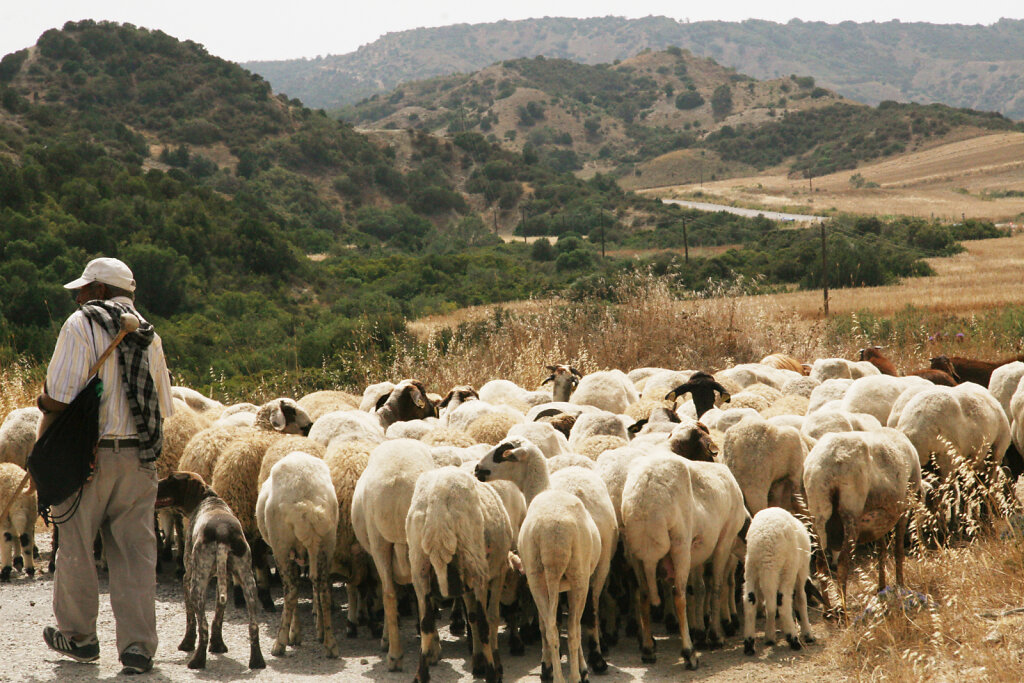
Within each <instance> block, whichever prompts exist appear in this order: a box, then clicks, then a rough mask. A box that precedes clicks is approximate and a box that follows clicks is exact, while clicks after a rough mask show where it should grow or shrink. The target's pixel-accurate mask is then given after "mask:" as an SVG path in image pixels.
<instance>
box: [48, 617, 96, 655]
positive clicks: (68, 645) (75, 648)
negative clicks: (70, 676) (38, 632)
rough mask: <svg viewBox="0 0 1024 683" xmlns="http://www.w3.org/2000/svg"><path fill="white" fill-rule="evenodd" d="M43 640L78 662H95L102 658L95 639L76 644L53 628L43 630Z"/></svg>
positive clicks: (53, 648)
mask: <svg viewBox="0 0 1024 683" xmlns="http://www.w3.org/2000/svg"><path fill="white" fill-rule="evenodd" d="M43 640H45V641H46V644H47V645H48V646H49V647H50V649H51V650H55V651H57V652H59V653H61V654H62V655H64V656H65V657H70V658H71V659H73V660H75V661H76V662H95V661H96V660H97V659H99V658H100V644H99V641H97V640H96V639H95V638H93V639H91V642H86V643H81V644H76V643H75V641H73V640H71V639H70V638H68V637H67V636H66V635H64V634H63V633H61V632H60V631H59V630H58V629H56V628H54V627H53V626H47V627H46V628H44V629H43Z"/></svg>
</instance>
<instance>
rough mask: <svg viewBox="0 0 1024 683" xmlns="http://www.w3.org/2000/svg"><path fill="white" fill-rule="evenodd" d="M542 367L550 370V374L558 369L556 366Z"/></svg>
mask: <svg viewBox="0 0 1024 683" xmlns="http://www.w3.org/2000/svg"><path fill="white" fill-rule="evenodd" d="M544 367H545V368H547V369H548V370H550V371H551V372H554V371H555V370H557V369H558V368H557V367H556V366H554V365H545V366H544Z"/></svg>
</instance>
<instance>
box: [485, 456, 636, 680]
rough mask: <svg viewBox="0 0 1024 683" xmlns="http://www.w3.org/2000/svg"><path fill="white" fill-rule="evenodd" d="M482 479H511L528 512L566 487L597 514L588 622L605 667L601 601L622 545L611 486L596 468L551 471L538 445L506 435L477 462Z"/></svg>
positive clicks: (598, 662) (593, 654) (597, 663)
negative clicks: (544, 495) (548, 493)
mask: <svg viewBox="0 0 1024 683" xmlns="http://www.w3.org/2000/svg"><path fill="white" fill-rule="evenodd" d="M476 475H477V478H478V479H480V480H481V481H489V480H491V479H507V480H509V481H512V482H514V483H515V484H516V485H517V486H519V488H520V490H522V492H523V495H524V496H525V497H526V502H527V506H528V508H527V516H529V506H530V505H531V503H532V501H533V498H534V497H535V496H536V495H537V494H538V493H540V492H541V491H545V490H547V489H549V488H555V489H558V490H561V491H566V492H568V493H571V494H572V495H574V496H576V497H577V498H579V499H580V500H581V501H582V502H583V505H584V506H585V507H586V510H587V512H588V513H589V514H590V516H591V517H592V518H593V520H594V523H595V524H596V525H597V529H598V532H599V535H600V539H601V546H600V548H599V555H600V559H599V562H598V564H597V568H596V569H595V570H594V573H593V576H592V577H591V579H590V587H591V596H592V608H593V620H592V621H589V620H588V623H587V624H586V629H587V630H588V631H590V632H591V635H590V637H589V638H588V649H589V653H588V661H589V662H590V666H591V668H593V669H594V670H595V671H597V672H601V671H604V670H605V669H606V668H607V663H606V662H605V661H604V657H603V655H602V651H601V640H600V629H599V628H598V625H597V615H598V605H599V603H600V600H601V591H602V590H603V589H604V584H605V581H606V580H607V578H608V572H609V571H610V568H611V559H612V555H613V554H614V552H615V548H616V546H617V545H618V533H619V528H618V523H617V518H616V514H615V508H614V507H613V506H612V501H611V498H610V496H609V495H608V489H607V487H605V485H604V482H603V481H602V480H601V478H600V477H599V476H598V474H597V473H596V472H595V471H592V470H588V469H584V468H582V467H567V468H565V469H562V470H559V471H558V472H555V473H554V474H550V472H549V470H548V461H547V458H545V457H544V454H543V453H542V452H541V451H540V449H539V448H537V446H535V445H534V444H533V443H531V442H530V441H528V440H526V439H521V438H514V439H505V440H504V441H502V442H501V443H500V444H498V445H497V446H495V447H494V448H493V449H492V450H491V451H490V452H489V453H488V454H487V455H485V456H484V457H483V458H482V459H481V460H480V462H479V463H478V464H477V466H476Z"/></svg>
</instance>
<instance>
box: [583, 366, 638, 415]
mask: <svg viewBox="0 0 1024 683" xmlns="http://www.w3.org/2000/svg"><path fill="white" fill-rule="evenodd" d="M639 398H640V394H639V393H637V390H636V387H635V386H634V385H633V383H632V382H631V381H630V379H629V377H627V376H626V373H624V372H622V371H621V370H602V371H599V372H592V373H590V374H588V375H584V376H583V379H581V380H580V383H579V385H578V386H577V387H576V391H574V392H573V393H572V396H570V397H569V403H575V404H577V405H590V406H594V407H595V408H600V409H601V410H607V411H608V412H610V413H624V412H626V408H628V407H629V405H630V404H631V403H636V401H637V400H638V399H639Z"/></svg>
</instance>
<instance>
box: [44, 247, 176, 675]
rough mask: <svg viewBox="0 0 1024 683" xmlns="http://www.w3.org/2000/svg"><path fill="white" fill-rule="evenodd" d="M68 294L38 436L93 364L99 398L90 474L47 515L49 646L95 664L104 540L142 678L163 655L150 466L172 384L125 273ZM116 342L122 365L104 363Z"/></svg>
mask: <svg viewBox="0 0 1024 683" xmlns="http://www.w3.org/2000/svg"><path fill="white" fill-rule="evenodd" d="M64 287H65V289H70V290H73V291H75V292H76V295H75V302H76V303H77V304H78V310H77V311H75V312H74V313H72V314H71V316H70V317H68V319H67V320H66V321H65V323H64V326H63V327H62V328H61V330H60V334H59V336H58V337H57V344H56V347H55V348H54V351H53V357H52V359H51V360H50V364H49V367H48V368H47V372H46V384H45V385H44V387H43V393H42V394H41V395H40V396H39V398H38V400H37V402H36V403H37V405H38V406H39V408H40V410H42V411H43V420H42V421H41V423H40V426H39V434H40V435H42V434H43V433H44V432H45V431H46V429H47V428H48V427H49V426H50V424H52V423H53V422H54V421H55V419H56V417H57V416H58V415H59V413H60V412H61V411H63V410H65V409H66V408H67V407H68V405H69V404H70V403H71V402H72V401H73V400H74V399H75V397H76V396H77V395H78V394H79V392H80V391H82V390H83V388H85V387H86V385H87V384H88V383H89V381H90V379H91V376H90V374H91V373H90V370H91V368H92V367H93V366H94V364H96V363H99V364H100V365H99V368H98V370H96V371H95V372H96V374H97V376H98V377H99V379H100V381H101V382H102V387H103V389H102V395H101V397H100V401H99V417H98V420H99V424H98V431H97V432H96V434H98V436H99V440H98V441H97V442H96V445H95V451H94V453H95V455H94V462H93V471H92V476H91V477H90V478H89V480H88V481H86V483H85V485H84V486H83V487H82V488H81V490H80V492H79V494H78V495H75V496H72V497H71V498H69V499H68V500H66V501H63V502H61V503H58V504H56V505H54V506H53V508H52V517H53V519H54V520H60V544H59V549H58V550H57V558H56V569H55V575H54V580H53V614H54V617H55V618H56V621H57V625H56V627H54V626H47V627H46V628H45V629H43V640H45V641H46V644H47V645H48V646H49V647H50V648H52V649H53V650H56V651H57V652H59V653H61V654H62V655H65V656H67V657H70V658H71V659H74V660H75V661H79V662H94V661H96V660H97V659H99V656H100V646H99V639H98V638H97V634H96V618H97V613H98V611H99V584H98V581H97V577H96V565H95V563H94V562H93V541H94V539H95V538H96V534H97V533H102V538H103V547H104V549H105V551H106V556H107V564H108V567H109V573H110V606H111V608H112V610H113V612H114V620H115V622H116V625H117V650H118V653H119V659H120V661H121V664H122V666H123V669H122V673H125V674H138V673H145V672H146V671H149V670H150V669H152V667H153V655H154V654H155V653H156V647H157V632H156V559H157V544H156V534H155V532H154V528H153V510H154V504H155V501H156V489H157V473H156V464H155V461H156V459H157V457H158V456H159V455H160V448H161V445H162V441H163V437H162V429H161V427H162V424H161V423H162V420H163V419H164V418H166V417H169V416H170V415H171V413H172V412H173V410H174V409H173V404H172V402H171V385H170V376H169V375H168V372H167V364H166V361H165V359H164V353H163V346H162V344H161V341H160V337H159V336H158V335H157V334H156V332H155V331H154V330H153V326H152V325H151V324H150V323H148V322H146V320H145V319H144V318H143V317H142V316H141V315H140V314H139V312H138V310H137V309H136V308H135V303H134V299H135V278H134V276H133V275H132V271H131V269H130V268H128V266H127V265H125V264H124V263H123V262H122V261H119V260H118V259H115V258H97V259H94V260H92V261H90V262H89V263H88V264H87V265H86V266H85V270H84V271H83V272H82V276H81V277H80V278H78V279H77V280H73V281H72V282H69V283H67V284H66V285H64ZM132 316H134V317H135V318H137V319H138V328H137V329H135V330H134V331H131V332H127V331H126V330H125V329H123V328H124V326H123V321H124V320H125V319H127V320H132ZM132 327H135V325H134V320H132V325H131V326H130V327H129V328H128V329H129V330H130V329H131V328H132ZM119 341H120V345H119V346H118V348H117V351H118V353H117V354H116V355H115V357H114V358H109V359H106V360H104V356H105V355H106V354H107V353H110V351H111V350H112V348H113V347H114V346H117V344H118V342H119ZM104 349H106V351H104ZM90 426H91V425H90ZM83 438H88V436H86V435H83Z"/></svg>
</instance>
